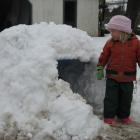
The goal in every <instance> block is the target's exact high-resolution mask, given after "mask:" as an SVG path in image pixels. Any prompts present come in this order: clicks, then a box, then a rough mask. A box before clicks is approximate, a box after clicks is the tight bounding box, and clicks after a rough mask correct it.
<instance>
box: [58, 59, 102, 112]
mask: <svg viewBox="0 0 140 140" xmlns="http://www.w3.org/2000/svg"><path fill="white" fill-rule="evenodd" d="M57 68H58V74H59V78H61V79H63V80H64V81H66V82H68V83H70V87H71V89H72V91H73V92H74V93H79V94H80V95H82V96H83V98H85V99H86V101H87V103H89V104H90V105H92V106H93V107H94V112H95V113H96V114H97V113H101V109H102V106H103V98H104V96H103V95H102V93H103V92H102V91H103V90H104V89H103V88H104V87H103V86H102V85H103V83H101V81H100V83H97V82H98V81H97V80H96V78H95V75H96V71H95V69H96V64H95V63H93V62H81V61H80V60H76V59H73V60H58V67H57ZM97 85H98V86H100V88H99V87H98V86H97ZM99 90H100V91H99Z"/></svg>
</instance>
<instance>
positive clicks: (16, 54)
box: [0, 23, 102, 140]
mask: <svg viewBox="0 0 140 140" xmlns="http://www.w3.org/2000/svg"><path fill="white" fill-rule="evenodd" d="M92 41H93V40H92V38H91V37H89V36H88V35H87V34H86V33H85V32H83V31H80V30H78V29H74V28H71V27H70V26H66V25H55V24H54V23H50V24H47V23H41V24H35V25H32V26H26V25H19V26H15V27H12V28H9V29H7V30H5V31H3V32H2V33H1V34H0V77H1V78H0V132H1V134H3V135H4V137H5V139H15V138H16V135H17V134H18V136H17V139H18V140H20V139H32V140H44V139H56V140H91V139H93V138H94V137H95V136H96V135H97V134H98V131H99V130H100V128H101V126H102V123H101V121H100V120H99V119H98V118H97V117H96V116H95V115H94V114H93V113H92V108H91V107H90V106H89V105H87V104H86V103H85V100H84V99H83V98H82V97H81V96H79V95H78V94H73V92H72V91H71V89H70V87H69V84H68V83H66V82H64V81H62V80H58V71H57V61H56V60H57V59H62V58H66V59H67V58H70V59H73V58H75V59H80V60H81V61H89V60H94V57H95V56H96V55H94V52H95V51H94V49H93V47H92V45H93V42H92ZM3 131H5V132H3Z"/></svg>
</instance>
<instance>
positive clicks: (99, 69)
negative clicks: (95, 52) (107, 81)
mask: <svg viewBox="0 0 140 140" xmlns="http://www.w3.org/2000/svg"><path fill="white" fill-rule="evenodd" d="M96 77H97V79H98V80H102V79H103V78H104V68H103V66H97V68H96Z"/></svg>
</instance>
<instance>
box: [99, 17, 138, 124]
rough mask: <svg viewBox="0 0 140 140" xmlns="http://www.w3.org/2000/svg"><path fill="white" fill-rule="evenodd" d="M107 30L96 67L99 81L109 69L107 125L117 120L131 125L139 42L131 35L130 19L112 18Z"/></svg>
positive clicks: (105, 102) (105, 113)
mask: <svg viewBox="0 0 140 140" xmlns="http://www.w3.org/2000/svg"><path fill="white" fill-rule="evenodd" d="M106 29H107V30H108V31H110V33H111V36H112V37H111V39H109V40H108V41H107V42H106V44H105V46H104V48H103V52H102V53H101V55H100V57H99V62H98V64H97V79H98V80H101V79H102V78H103V76H104V74H103V69H104V67H105V66H106V78H107V79H106V92H105V98H104V122H105V123H107V124H110V125H114V124H116V121H115V117H116V116H117V118H118V119H120V120H121V122H122V123H124V124H130V123H131V122H132V120H131V119H130V117H129V116H130V109H131V102H132V97H133V87H134V85H133V81H135V80H136V63H138V65H139V66H140V41H139V40H138V38H137V37H136V36H135V35H134V34H132V29H131V20H130V19H129V18H127V17H125V16H121V15H117V16H114V17H112V18H111V20H110V21H109V23H108V24H106Z"/></svg>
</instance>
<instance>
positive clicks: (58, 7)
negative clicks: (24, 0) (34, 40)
mask: <svg viewBox="0 0 140 140" xmlns="http://www.w3.org/2000/svg"><path fill="white" fill-rule="evenodd" d="M30 2H31V3H32V6H33V23H36V22H37V23H40V22H41V21H46V22H50V21H53V22H55V23H56V24H62V23H63V0H30Z"/></svg>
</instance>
